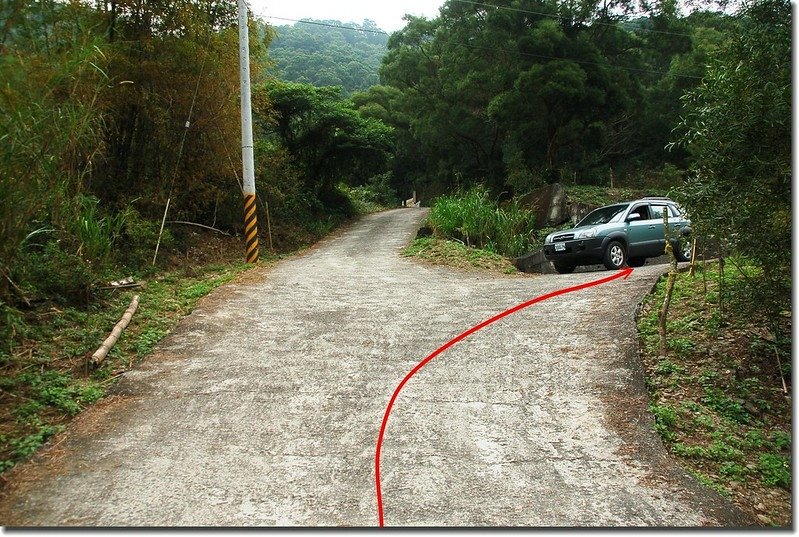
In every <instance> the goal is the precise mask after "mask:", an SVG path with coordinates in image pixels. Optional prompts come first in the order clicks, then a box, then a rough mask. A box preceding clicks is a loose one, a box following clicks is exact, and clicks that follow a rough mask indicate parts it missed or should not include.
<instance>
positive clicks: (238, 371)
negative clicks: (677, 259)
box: [0, 209, 749, 526]
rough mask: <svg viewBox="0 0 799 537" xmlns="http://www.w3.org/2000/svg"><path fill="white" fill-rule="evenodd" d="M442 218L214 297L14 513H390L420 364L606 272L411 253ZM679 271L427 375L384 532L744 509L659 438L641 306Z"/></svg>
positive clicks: (107, 516)
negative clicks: (646, 384)
mask: <svg viewBox="0 0 799 537" xmlns="http://www.w3.org/2000/svg"><path fill="white" fill-rule="evenodd" d="M424 215H425V210H424V209H399V210H394V211H389V212H385V213H381V214H376V215H372V216H369V217H367V218H365V219H363V220H362V221H360V222H359V223H357V224H355V225H353V226H352V227H351V228H350V229H348V230H347V231H346V232H344V233H342V234H340V235H339V236H338V237H336V238H332V239H329V240H327V241H325V242H323V243H322V244H321V245H319V246H318V247H316V248H314V249H312V250H311V251H310V252H308V253H307V254H305V255H302V256H299V257H295V258H292V259H289V260H286V261H283V262H281V263H279V264H278V265H277V266H275V267H274V268H272V269H269V270H263V269H258V271H256V273H255V275H254V276H253V275H252V274H249V275H248V276H249V278H245V279H249V280H251V281H244V282H241V283H238V284H233V285H228V286H225V287H223V288H221V289H219V290H217V291H215V292H214V293H213V294H212V295H211V296H209V297H208V298H206V299H205V300H204V301H202V302H201V303H200V305H199V307H198V308H197V309H196V310H195V311H194V312H193V313H192V314H191V315H190V316H189V317H188V318H186V319H184V321H183V322H182V323H181V324H180V326H179V328H178V329H177V330H176V331H175V332H174V333H173V334H172V335H171V336H169V337H168V338H167V339H166V340H164V341H163V342H162V344H161V345H160V346H159V348H158V350H157V351H156V352H155V353H154V354H153V355H151V356H149V357H148V358H147V359H146V361H145V362H144V363H143V364H141V365H140V366H137V367H136V368H135V369H134V370H132V371H130V372H128V373H126V374H125V375H124V378H123V380H122V381H121V382H120V384H119V385H118V388H117V389H116V392H115V395H113V396H111V397H109V398H107V399H105V400H104V401H103V402H101V403H99V404H98V405H96V406H95V407H94V408H92V409H90V410H88V411H87V412H85V413H84V414H82V415H81V416H80V417H79V418H78V419H76V420H75V422H74V423H73V424H72V425H71V426H70V428H69V430H68V431H67V432H66V433H64V434H62V435H60V436H58V437H56V438H55V439H54V441H53V442H52V445H51V447H49V448H47V449H45V450H43V451H42V452H41V453H40V454H39V455H37V456H36V457H35V458H34V459H33V460H32V461H31V462H30V463H28V464H24V465H21V466H20V467H18V468H17V469H15V470H13V471H12V472H11V473H10V474H9V476H8V477H9V478H10V479H11V484H10V485H8V486H6V487H5V489H4V491H3V497H2V499H0V523H2V524H3V525H6V526H17V525H34V526H61V525H80V526H98V525H99V526H203V525H213V526H271V525H281V526H284V525H285V526H294V525H304V526H305V525H307V526H320V525H321V526H374V525H376V524H377V511H376V497H375V483H374V451H375V442H376V439H377V434H378V430H379V427H380V422H381V419H382V417H383V412H384V410H385V408H386V404H387V403H388V400H389V397H390V396H391V394H392V392H393V390H394V389H395V387H396V386H397V384H398V383H399V381H400V380H401V379H402V378H403V377H404V375H405V374H406V373H407V372H408V371H409V370H410V369H412V368H413V367H414V366H415V365H416V364H417V363H418V362H419V361H420V360H422V359H423V358H424V357H425V356H427V355H428V354H429V353H430V352H432V351H433V350H435V349H436V348H437V347H439V346H440V345H442V344H443V343H445V342H446V341H448V340H449V339H451V338H452V337H454V336H456V335H458V334H459V333H461V332H462V331H464V330H466V329H467V328H469V327H471V326H474V325H475V324H477V323H479V322H481V321H483V320H484V319H487V318H489V317H491V316H493V315H494V314H496V313H498V312H500V311H503V310H505V309H507V308H509V307H511V306H514V305H516V304H518V303H520V302H523V301H526V300H528V299H530V298H532V297H535V296H538V295H540V294H543V293H546V292H550V291H553V290H556V289H560V288H563V287H567V286H570V285H574V284H577V283H582V282H586V281H590V280H593V279H598V278H601V277H604V276H607V275H609V273H607V272H593V273H591V272H588V273H580V274H572V275H569V276H559V275H554V276H550V275H547V276H523V277H520V276H515V277H514V276H508V277H503V276H494V275H485V274H476V273H464V272H457V271H453V270H451V269H447V268H443V267H433V266H424V265H421V264H419V263H417V262H415V261H412V260H408V259H404V258H401V257H400V256H399V250H400V249H401V248H402V247H403V246H404V245H405V244H407V243H408V242H409V241H410V240H411V238H412V236H413V235H414V233H415V231H416V229H417V228H418V226H419V223H420V222H421V220H422V218H423V217H424ZM662 269H663V267H662V266H661V267H657V266H655V267H644V268H641V269H636V270H635V272H634V273H633V274H632V276H631V277H630V278H629V279H628V280H625V281H621V280H617V281H614V282H611V283H608V284H605V285H603V286H601V287H593V288H591V289H588V290H585V291H582V292H580V293H579V294H570V295H565V296H560V297H557V298H554V299H552V300H549V301H547V302H543V303H540V304H537V305H535V306H532V307H530V308H528V309H525V310H523V311H521V312H519V313H517V314H515V315H513V316H510V317H507V318H505V319H503V320H501V321H499V322H497V323H495V324H493V325H491V326H489V327H487V328H485V329H484V330H482V331H480V332H478V333H476V334H474V335H472V336H471V337H470V338H469V339H467V340H465V341H463V342H461V343H459V344H458V345H456V346H455V347H453V348H452V349H450V350H448V351H446V352H445V353H444V354H442V355H441V356H439V357H438V358H436V359H435V360H433V361H432V362H430V363H429V364H428V365H427V366H426V367H425V368H424V369H422V370H421V371H420V372H419V374H417V375H416V376H415V377H414V378H413V379H411V381H410V382H409V383H408V384H407V385H406V387H405V388H404V390H403V392H402V393H401V395H400V397H399V398H398V400H397V402H396V404H395V407H394V411H393V412H392V414H391V418H390V420H389V423H388V429H387V432H386V439H385V444H384V448H383V462H382V476H383V499H384V504H385V522H386V525H411V526H703V525H726V526H731V525H733V526H734V525H741V524H748V523H749V521H748V520H747V519H746V518H744V516H743V515H742V514H741V513H740V512H739V511H737V510H735V509H734V508H733V507H732V506H731V505H730V504H728V503H727V502H725V501H723V500H722V499H720V498H719V497H718V496H716V495H715V493H713V492H711V491H709V490H707V489H704V488H702V487H701V486H699V485H698V484H697V483H695V482H694V481H693V480H692V479H690V478H688V477H687V476H686V475H685V474H684V473H683V472H682V471H680V470H678V469H677V468H676V467H674V466H673V465H672V464H670V463H669V462H668V460H667V459H666V458H665V453H664V450H663V448H662V445H661V444H660V442H659V440H658V439H657V438H656V437H655V436H654V435H653V434H652V433H651V431H650V427H651V418H650V417H649V415H648V414H647V413H646V404H647V402H646V395H645V392H644V391H643V380H642V377H641V372H640V368H639V364H638V360H637V357H636V348H637V346H636V345H637V344H636V341H635V331H634V325H633V314H634V309H635V306H636V304H637V303H638V301H639V300H640V299H641V297H642V296H643V295H644V294H645V293H646V292H647V291H648V290H649V289H650V288H651V286H652V285H653V283H654V282H655V281H656V279H657V277H658V275H659V274H660V272H661V271H662ZM134 322H135V319H134Z"/></svg>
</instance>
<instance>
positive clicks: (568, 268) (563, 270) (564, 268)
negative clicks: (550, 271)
mask: <svg viewBox="0 0 799 537" xmlns="http://www.w3.org/2000/svg"><path fill="white" fill-rule="evenodd" d="M553 265H555V270H556V271H558V274H571V273H572V272H574V269H575V268H576V267H575V266H574V265H561V264H560V263H553Z"/></svg>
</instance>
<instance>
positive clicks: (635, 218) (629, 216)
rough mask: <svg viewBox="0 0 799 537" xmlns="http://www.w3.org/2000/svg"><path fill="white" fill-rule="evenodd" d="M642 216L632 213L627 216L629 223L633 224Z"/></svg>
mask: <svg viewBox="0 0 799 537" xmlns="http://www.w3.org/2000/svg"><path fill="white" fill-rule="evenodd" d="M640 219H641V215H640V214H639V213H632V214H628V215H627V221H628V222H632V221H633V220H640Z"/></svg>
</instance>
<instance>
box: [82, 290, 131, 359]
mask: <svg viewBox="0 0 799 537" xmlns="http://www.w3.org/2000/svg"><path fill="white" fill-rule="evenodd" d="M138 307H139V295H136V296H134V297H133V300H131V302H130V306H128V309H127V310H125V313H124V314H123V315H122V318H121V319H120V320H119V322H118V323H117V324H116V326H114V329H113V330H111V334H110V335H109V336H108V337H107V338H106V339H105V341H103V344H102V345H100V348H99V349H97V350H96V351H94V354H92V357H91V359H89V364H90V365H91V366H92V367H97V366H98V365H100V364H101V363H102V361H103V360H105V357H106V355H107V354H108V351H110V350H111V347H113V346H114V344H115V343H116V342H117V340H118V339H119V336H121V335H122V331H123V330H124V329H125V327H127V326H128V323H130V319H131V317H133V314H134V313H136V308H138Z"/></svg>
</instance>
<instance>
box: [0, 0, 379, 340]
mask: <svg viewBox="0 0 799 537" xmlns="http://www.w3.org/2000/svg"><path fill="white" fill-rule="evenodd" d="M0 14H1V15H2V20H3V24H2V28H3V33H2V36H1V37H2V41H0V78H1V79H2V81H3V82H2V86H0V112H2V113H0V132H1V133H2V134H1V135H0V136H1V137H2V141H3V143H2V144H0V207H1V208H2V210H0V319H2V320H3V322H2V323H0V332H1V333H2V334H4V335H5V336H7V337H11V335H12V334H13V333H15V331H16V329H15V328H14V326H15V324H17V323H18V321H19V312H18V310H19V308H20V307H28V306H29V305H30V304H32V303H38V302H41V301H45V300H50V299H55V300H58V301H61V302H71V303H83V304H85V303H86V302H87V300H89V296H88V289H89V288H90V287H91V286H92V285H93V284H94V283H96V282H97V281H98V280H100V279H102V278H106V277H108V278H110V277H111V276H112V275H114V274H116V273H119V272H121V271H123V270H124V271H126V272H127V271H128V270H131V269H136V268H137V267H144V266H146V265H148V264H149V262H150V261H151V259H152V256H153V252H154V248H155V245H156V241H157V239H158V232H159V224H160V218H161V216H162V214H163V212H164V209H165V207H166V206H167V203H169V215H168V216H169V220H187V221H193V222H197V223H201V224H207V225H214V226H216V227H218V228H223V229H226V230H228V231H233V232H235V231H237V230H240V227H241V222H242V215H241V193H240V192H241V191H240V179H239V169H240V163H239V162H240V160H239V157H238V154H239V146H240V127H239V102H238V100H239V98H238V93H239V88H238V84H239V78H238V61H239V60H238V46H237V42H238V28H237V26H236V24H237V17H236V6H235V3H230V2H220V1H211V2H208V1H192V0H187V1H184V2H179V3H164V2H156V1H145V2H133V1H119V2H91V3H90V2H69V3H64V2H58V1H55V0H50V1H44V2H33V3H31V2H24V1H21V0H14V1H11V2H6V3H4V4H3V6H2V12H0ZM253 27H254V29H256V30H257V29H258V28H257V25H256V23H253ZM350 33H351V32H350ZM260 34H261V37H262V38H263V39H258V38H257V37H256V36H258V35H259V32H258V31H251V32H250V35H251V43H250V48H251V54H252V57H253V58H257V60H255V61H254V62H253V63H252V65H251V71H252V73H253V79H254V80H256V81H260V85H259V86H258V87H257V88H256V91H255V99H256V103H255V108H256V111H257V117H256V121H257V123H258V125H259V126H260V127H261V130H260V132H257V133H256V137H257V138H258V147H257V151H258V170H257V173H258V181H259V185H260V186H259V192H260V199H261V202H262V203H261V204H259V205H260V220H261V221H265V220H266V218H265V216H266V214H265V204H266V203H268V204H269V205H270V209H272V214H271V215H270V216H272V218H271V219H270V224H271V230H272V232H273V234H274V235H275V238H276V241H275V242H276V244H277V245H278V246H279V247H282V248H292V247H296V246H298V245H301V244H307V243H309V242H312V241H313V240H315V239H317V238H318V237H319V236H320V235H321V234H323V233H325V232H326V231H329V230H330V229H331V228H332V227H333V226H334V225H335V224H336V223H338V222H341V221H342V220H343V219H346V218H348V217H350V216H352V215H354V214H355V213H354V211H355V208H354V207H353V206H352V205H351V204H350V203H349V202H348V201H347V200H346V197H344V196H343V195H342V194H341V193H340V192H339V191H338V190H337V189H336V185H337V184H338V183H340V182H345V183H349V184H351V185H353V186H359V185H361V186H363V188H371V187H374V188H377V189H380V188H382V194H381V196H382V199H381V201H386V199H387V198H389V197H391V196H390V195H387V193H390V189H388V186H387V185H386V184H385V183H386V181H385V178H384V177H383V178H373V176H375V177H378V176H380V177H382V176H381V175H380V174H382V173H384V172H385V171H386V169H387V165H388V160H389V158H390V153H391V151H392V144H393V137H392V135H391V128H390V127H387V126H386V125H384V124H383V123H381V122H380V121H379V120H378V119H373V118H368V117H366V116H362V115H361V114H360V113H359V112H358V111H357V110H356V109H355V108H354V105H352V104H351V103H350V102H349V101H347V100H346V99H345V98H343V97H342V96H341V95H340V93H339V91H338V90H336V89H333V88H315V87H313V86H310V85H303V84H293V85H292V84H290V83H283V82H280V81H278V80H274V79H271V78H268V77H266V76H265V75H264V73H265V72H266V69H267V68H268V67H269V58H268V55H267V53H266V51H267V46H268V44H269V39H270V38H271V37H272V35H273V33H272V32H270V31H265V32H260ZM368 35H370V36H371V35H377V36H378V37H380V36H379V35H378V34H368ZM370 39H371V38H370ZM348 192H351V191H348ZM373 201H374V200H373ZM264 231H265V229H264ZM170 239H171V235H170V229H169V226H167V230H166V234H165V236H164V238H163V239H162V247H164V248H167V250H168V248H169V246H170ZM263 243H264V244H269V242H268V241H266V240H265V241H263ZM122 265H126V266H127V267H129V268H126V269H122V268H121V266H122ZM3 343H4V345H6V344H7V343H8V341H4V342H3Z"/></svg>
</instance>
